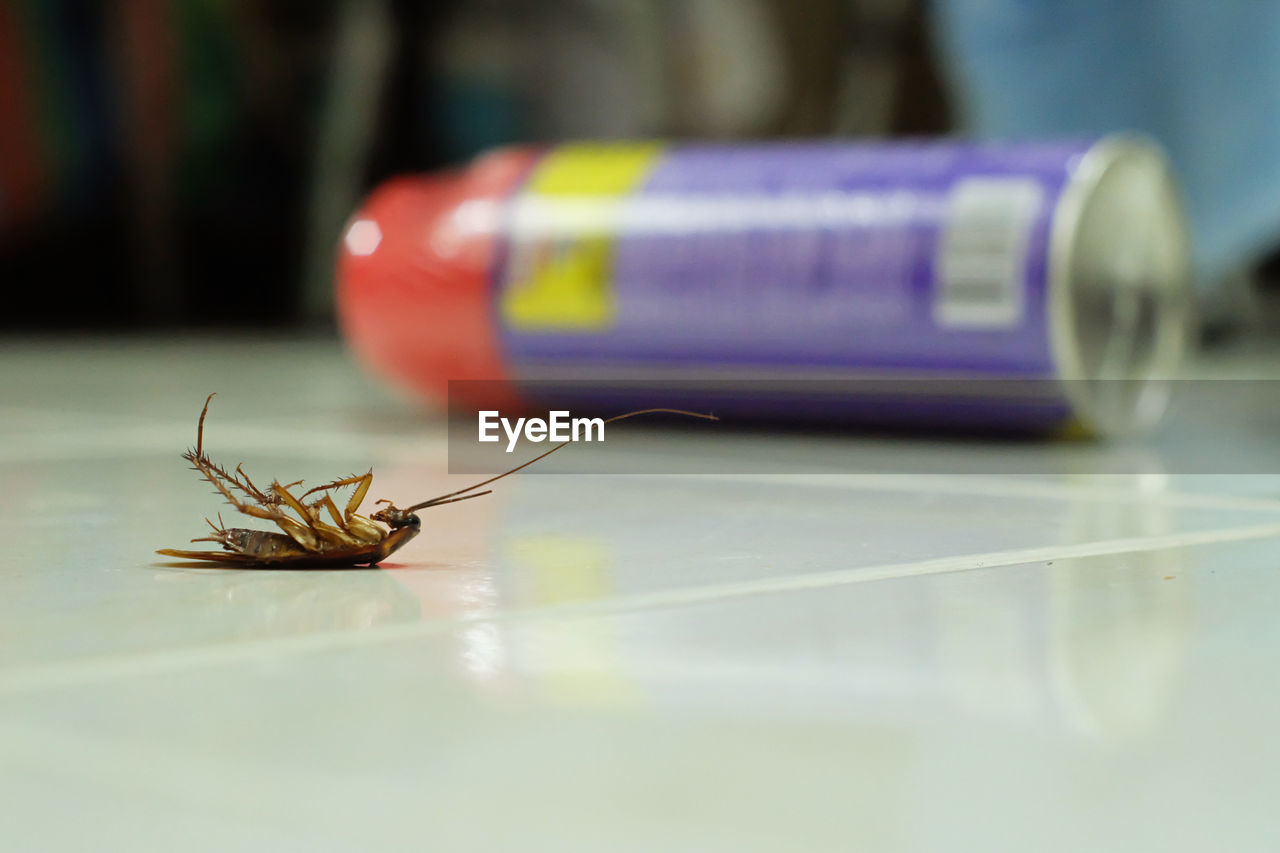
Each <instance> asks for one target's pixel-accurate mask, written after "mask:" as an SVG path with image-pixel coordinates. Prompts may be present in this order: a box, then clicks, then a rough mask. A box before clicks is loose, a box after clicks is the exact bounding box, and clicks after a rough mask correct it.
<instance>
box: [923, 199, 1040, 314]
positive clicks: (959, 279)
mask: <svg viewBox="0 0 1280 853" xmlns="http://www.w3.org/2000/svg"><path fill="white" fill-rule="evenodd" d="M1042 197H1043V193H1042V191H1041V189H1040V185H1039V184H1038V183H1036V182H1035V181H1034V180H1032V179H1030V178H1000V177H982V178H966V179H964V180H962V181H960V182H958V183H957V184H956V185H955V186H954V187H953V188H952V190H951V195H950V197H949V198H948V200H947V214H946V220H945V224H944V226H943V234H942V240H941V251H940V253H939V256H938V259H937V266H936V268H935V273H934V275H935V280H936V290H935V301H934V305H933V319H934V322H936V323H937V324H938V325H940V326H952V327H961V328H973V329H1002V328H1008V327H1010V326H1015V325H1017V324H1018V322H1019V321H1020V320H1021V319H1022V311H1023V301H1024V300H1023V295H1024V294H1023V291H1024V288H1025V286H1026V282H1025V276H1026V269H1027V246H1028V243H1029V241H1030V237H1031V226H1032V225H1033V224H1034V223H1035V220H1036V215H1037V214H1038V213H1039V211H1040V202H1041V199H1042Z"/></svg>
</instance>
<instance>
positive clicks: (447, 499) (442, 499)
mask: <svg viewBox="0 0 1280 853" xmlns="http://www.w3.org/2000/svg"><path fill="white" fill-rule="evenodd" d="M655 414H668V415H688V416H689V417H691V418H702V419H703V420H705V421H718V420H720V419H719V418H717V417H716V416H715V415H706V414H703V413H701V412H689V411H686V410H684V409H639V410H638V411H634V412H627V413H626V414H625V415H614V416H613V417H611V418H606V419H605V421H604V422H605V423H607V424H611V423H613V422H614V421H623V420H626V419H627V418H634V417H635V416H636V415H655ZM572 443H573V442H572V441H564V442H561V443H560V444H557V445H556V446H555V447H553V448H551V449H550V450H548V451H546V452H544V453H540V454H538V455H537V456H535V457H533V458H532V459H530V460H529V461H528V462H525V463H522V464H520V465H517V466H516V467H514V468H512V469H511V470H510V471H505V472H503V473H501V474H498V475H497V476H496V477H490V478H489V479H487V480H482V481H481V482H479V483H476V484H475V485H474V486H467V487H466V488H465V489H458V490H457V491H456V492H449V493H448V494H444V495H440V496H438V497H434V498H430V499H428V500H425V501H423V502H422V503H418V504H414V505H413V506H411V507H406V508H405V509H404V510H403V512H417V511H418V510H420V509H427V508H429V507H433V506H440V505H441V504H447V503H453V502H454V501H461V500H466V499H467V498H478V497H480V495H487V494H489V492H487V491H486V492H479V493H477V494H474V495H468V494H467V492H471V491H475V490H476V489H478V488H480V487H481V486H487V485H489V484H490V483H495V482H497V481H498V480H501V479H502V478H503V477H510V476H511V475H512V474H514V473H516V472H517V471H522V470H524V469H525V468H528V467H529V466H530V465H532V464H533V463H535V462H537V461H538V460H540V459H546V458H547V457H548V456H550V455H551V454H552V453H555V452H556V451H557V450H560V449H562V448H563V447H564V446H565V445H567V444H572ZM490 491H492V490H490ZM458 495H465V496H466V497H461V498H460V497H457V496H458Z"/></svg>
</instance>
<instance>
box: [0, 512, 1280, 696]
mask: <svg viewBox="0 0 1280 853" xmlns="http://www.w3.org/2000/svg"><path fill="white" fill-rule="evenodd" d="M1271 536H1280V522H1273V523H1268V524H1255V525H1248V526H1244V527H1233V528H1225V529H1219V530H1211V531H1195V532H1188V533H1170V534H1161V535H1158V536H1147V537H1124V538H1118V539H1103V540H1098V541H1096V542H1090V543H1084V544H1077V545H1060V546H1039V547H1034V548H1019V549H1013V550H1009V551H993V552H990V553H985V554H973V555H964V556H959V557H940V558H935V559H930V560H920V561H913V562H907V563H897V564H884V565H881V566H869V567H865V568H857V569H840V570H836V571H830V572H817V573H813V574H807V575H798V576H790V577H780V578H769V579H763V580H757V581H745V582H740V583H730V584H721V585H712V586H701V587H689V588H686V589H678V590H667V591H663V592H656V593H649V594H641V595H634V596H623V597H620V598H614V599H609V600H607V601H601V602H597V603H593V604H587V605H583V604H575V605H563V606H552V607H540V608H523V609H515V610H508V611H503V612H497V613H470V614H463V615H460V616H458V617H456V618H452V619H447V620H442V621H433V622H412V623H407V624H402V625H391V626H386V627H382V628H374V629H369V630H365V631H337V632H329V633H320V634H309V635H305V636H301V637H288V638H271V639H266V640H249V641H242V642H239V643H235V644H231V645H228V644H211V645H208V646H193V647H187V648H179V649H174V650H170V651H163V652H151V653H143V654H134V655H123V656H116V657H109V658H99V659H88V660H78V661H70V662H62V663H54V664H48V665H32V666H28V667H23V668H18V669H14V670H10V671H9V672H8V673H3V672H0V695H3V694H6V693H8V694H13V693H29V692H36V691H39V690H48V689H57V688H59V687H72V686H78V685H81V684H88V683H95V682H102V681H108V680H119V679H126V678H136V677H144V676H147V675H154V674H162V673H166V672H172V671H176V670H184V669H193V668H198V667H211V666H223V665H228V664H235V663H241V662H246V661H250V660H260V659H262V658H263V657H264V656H272V655H274V656H287V655H297V654H307V653H313V652H323V651H328V650H345V649H355V648H365V647H369V646H376V645H381V644H389V643H396V642H404V641H409V640H415V639H420V638H424V637H429V636H433V635H437V634H443V633H447V632H449V631H453V630H456V629H457V628H459V627H462V626H467V625H474V624H478V623H486V622H521V621H537V620H548V619H550V620H555V619H583V618H600V617H604V616H609V615H625V614H628V613H636V612H641V611H645V610H653V609H658V608H665V607H680V606H688V605H696V604H706V603H709V602H716V601H725V600H729V599H739V598H746V597H754V596H763V595H770V594H777V593H787V592H798V591H803V590H809V589H818V588H822V587H834V586H846V585H852V584H858V583H873V582H878V581H886V580H897V579H905V578H912V577H921V576H926V575H942V574H952V573H958V572H966V571H980V570H984V569H994V568H1007V567H1011V566H1017V565H1023V564H1029V563H1039V562H1046V561H1049V560H1063V559H1073V558H1074V559H1079V558H1086V557H1101V556H1110V555H1119V554H1130V553H1135V552H1140V551H1152V550H1163V549H1168V548H1183V547H1191V546H1196V545H1211V544H1217V543H1227V542H1240V541H1247V540H1251V539H1262V538H1266V537H1271Z"/></svg>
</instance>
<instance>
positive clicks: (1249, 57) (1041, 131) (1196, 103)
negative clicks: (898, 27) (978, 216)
mask: <svg viewBox="0 0 1280 853" xmlns="http://www.w3.org/2000/svg"><path fill="white" fill-rule="evenodd" d="M932 14H933V17H934V23H935V25H936V26H935V31H936V35H937V37H938V41H939V47H940V48H941V50H942V53H943V56H944V58H945V61H947V63H948V64H949V66H950V71H951V76H952V79H953V81H954V82H955V84H956V85H957V89H958V91H957V94H958V95H959V96H960V107H961V111H962V115H963V116H964V121H965V123H966V124H967V127H966V129H967V130H968V131H969V132H971V133H973V134H974V135H976V136H979V137H1026V136H1063V135H1079V134H1097V133H1105V132H1107V131H1114V130H1139V131H1144V132H1146V133H1148V134H1150V135H1152V136H1154V137H1155V138H1156V139H1158V140H1160V142H1161V143H1163V145H1164V146H1165V149H1166V150H1167V151H1168V153H1169V156H1170V158H1171V159H1172V161H1173V164H1174V168H1175V170H1176V171H1177V173H1178V176H1179V178H1180V180H1181V182H1182V186H1183V192H1184V197H1185V200H1186V203H1187V207H1188V213H1189V216H1190V219H1191V225H1192V229H1193V234H1194V248H1195V252H1196V268H1197V271H1198V274H1199V278H1200V281H1201V285H1202V287H1206V288H1209V287H1212V286H1213V284H1214V282H1216V281H1218V280H1220V279H1221V278H1223V277H1224V276H1226V275H1227V274H1229V273H1231V272H1232V271H1233V270H1235V269H1236V268H1238V267H1239V266H1240V265H1241V264H1244V263H1248V262H1250V261H1252V260H1254V259H1255V258H1256V256H1257V255H1258V254H1259V253H1261V252H1263V251H1266V250H1268V249H1272V248H1275V246H1276V245H1277V242H1278V240H1277V238H1280V3H1275V2H1269V0H1216V2H1205V0H1120V2H1117V1H1116V0H933V3H932Z"/></svg>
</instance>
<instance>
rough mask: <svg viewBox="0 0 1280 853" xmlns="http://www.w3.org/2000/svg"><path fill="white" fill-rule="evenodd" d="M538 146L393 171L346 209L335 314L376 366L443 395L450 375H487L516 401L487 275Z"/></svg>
mask: <svg viewBox="0 0 1280 853" xmlns="http://www.w3.org/2000/svg"><path fill="white" fill-rule="evenodd" d="M536 157H537V152H536V151H534V150H531V149H521V148H516V149H505V150H502V151H498V152H495V153H493V154H490V155H488V156H486V157H483V158H481V159H480V160H477V161H476V162H475V163H474V164H473V165H471V166H470V167H468V168H466V169H464V170H462V171H459V172H453V173H447V174H442V175H427V176H414V177H403V178H396V179H393V180H391V181H388V182H387V183H385V184H383V185H382V186H380V187H378V188H377V189H376V190H374V192H373V193H372V194H371V195H370V196H369V198H368V199H367V200H366V201H365V203H364V205H363V206H362V207H361V208H360V210H358V211H357V212H356V213H355V215H354V216H352V217H351V219H350V221H349V222H348V223H347V227H346V230H345V231H344V232H343V237H342V242H341V245H340V247H339V250H338V263H337V293H336V302H337V312H338V322H339V324H340V325H341V328H342V331H343V333H344V335H345V336H346V338H347V341H348V342H349V344H350V346H351V348H352V350H353V351H354V352H355V354H356V356H357V357H358V358H359V359H360V360H361V361H363V362H364V363H365V364H366V365H368V366H369V367H370V368H371V369H372V370H373V371H374V372H375V373H377V374H380V375H382V376H385V377H386V378H388V379H389V380H391V381H393V382H395V383H397V384H399V385H403V386H407V387H408V388H410V389H412V390H413V391H415V392H417V393H420V394H423V395H426V396H428V397H430V398H432V399H434V400H436V401H438V402H441V403H443V402H444V401H445V400H446V398H447V390H448V382H449V381H450V380H457V379H471V380H494V381H493V382H491V383H490V384H489V385H488V386H486V392H487V396H491V397H492V396H497V397H500V398H506V399H489V400H484V401H476V402H479V403H483V404H484V405H503V404H514V402H515V397H514V392H513V391H512V389H511V388H510V386H509V385H507V380H508V379H509V376H508V374H507V371H506V367H505V365H504V364H503V359H502V349H501V342H500V337H499V327H498V318H497V316H496V314H495V308H494V297H493V274H494V267H495V260H496V252H497V250H498V230H499V227H500V225H501V222H502V211H503V208H504V206H505V204H506V200H507V199H508V198H509V197H510V195H511V193H512V192H513V191H514V190H515V188H516V186H517V185H518V184H519V182H520V181H521V179H522V178H523V177H524V176H525V175H527V174H528V172H529V169H530V168H531V166H532V164H533V161H534V160H535V159H536Z"/></svg>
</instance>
